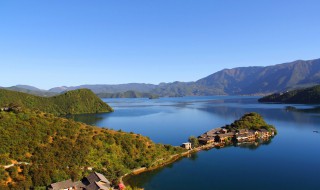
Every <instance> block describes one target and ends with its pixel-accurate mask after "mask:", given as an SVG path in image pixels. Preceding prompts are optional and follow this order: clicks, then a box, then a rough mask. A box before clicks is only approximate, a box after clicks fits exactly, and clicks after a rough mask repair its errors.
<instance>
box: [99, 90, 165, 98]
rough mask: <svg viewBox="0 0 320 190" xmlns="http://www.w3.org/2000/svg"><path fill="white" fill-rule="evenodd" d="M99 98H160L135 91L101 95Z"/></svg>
mask: <svg viewBox="0 0 320 190" xmlns="http://www.w3.org/2000/svg"><path fill="white" fill-rule="evenodd" d="M97 96H99V97H100V98H150V97H152V98H159V96H158V95H155V94H151V93H141V92H137V91H133V90H129V91H126V92H118V93H99V94H97Z"/></svg>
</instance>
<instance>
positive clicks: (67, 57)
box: [0, 0, 320, 89]
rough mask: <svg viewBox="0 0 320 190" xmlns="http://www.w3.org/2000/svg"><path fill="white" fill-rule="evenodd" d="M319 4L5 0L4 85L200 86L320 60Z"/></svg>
mask: <svg viewBox="0 0 320 190" xmlns="http://www.w3.org/2000/svg"><path fill="white" fill-rule="evenodd" d="M319 7H320V1H319V0H281V1H279V0H259V1H257V0H241V1H238V0H152V1H150V0H94V1H92V0H90V1H88V0H68V1H65V0H54V1H53V0H52V1H43V0H28V1H26V0H20V1H18V0H1V1H0V75H1V79H0V86H4V87H8V86H13V85H17V84H26V85H32V86H36V87H38V88H42V89H49V88H52V87H56V86H63V85H66V86H76V85H81V84H121V83H132V82H137V83H151V84H158V83H160V82H173V81H186V82H188V81H196V80H198V79H200V78H203V77H205V76H208V75H210V74H212V73H214V72H217V71H219V70H222V69H225V68H234V67H245V66H268V65H274V64H280V63H285V62H291V61H294V60H298V59H302V60H310V59H316V58H320V20H319V18H320V11H319Z"/></svg>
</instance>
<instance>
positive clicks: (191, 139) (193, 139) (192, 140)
mask: <svg viewBox="0 0 320 190" xmlns="http://www.w3.org/2000/svg"><path fill="white" fill-rule="evenodd" d="M189 142H190V143H191V146H192V148H195V147H198V146H199V140H198V138H196V137H195V136H190V137H189Z"/></svg>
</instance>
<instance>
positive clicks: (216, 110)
mask: <svg viewBox="0 0 320 190" xmlns="http://www.w3.org/2000/svg"><path fill="white" fill-rule="evenodd" d="M104 101H105V102H107V103H109V105H111V106H112V107H113V108H114V109H115V112H113V113H108V114H88V115H77V116H74V119H75V120H77V121H82V122H85V123H88V124H92V125H97V126H100V127H108V128H112V129H115V130H119V129H121V130H123V131H127V132H131V131H132V132H134V133H139V134H142V135H145V136H148V137H150V138H151V139H152V140H153V141H154V142H157V143H164V144H172V145H180V144H181V143H182V142H185V141H187V139H188V137H189V136H191V135H194V136H198V135H200V134H202V133H204V132H206V131H208V130H210V129H212V128H217V127H221V126H223V125H225V124H230V123H232V122H233V121H234V120H236V119H239V118H240V117H241V116H242V115H243V114H244V113H248V112H257V113H259V114H261V115H262V116H263V117H264V119H265V120H266V121H267V123H269V124H272V125H274V126H275V127H276V128H277V130H278V135H277V136H276V137H275V138H273V139H272V141H271V142H269V143H267V144H263V145H261V146H258V147H252V146H250V147H233V146H231V147H226V148H221V149H211V150H208V151H202V152H198V153H196V154H194V155H192V156H191V157H190V158H182V159H180V160H179V161H177V162H175V163H173V164H170V165H168V166H166V167H164V168H161V169H157V170H154V171H151V172H146V173H143V174H140V175H137V176H134V177H132V178H130V183H131V184H134V185H136V186H139V187H143V188H145V189H146V190H170V189H184V190H188V189H190V190H191V189H320V133H316V132H314V131H319V132H320V111H319V110H320V109H319V107H318V106H320V105H293V104H290V105H288V104H260V103H258V102H257V97H245V96H241V97H239V96H238V97H237V96H213V97H182V98H161V99H154V100H149V99H104ZM287 106H294V107H295V108H296V109H286V107H287Z"/></svg>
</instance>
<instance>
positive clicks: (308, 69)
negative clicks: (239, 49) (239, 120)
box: [7, 59, 320, 96]
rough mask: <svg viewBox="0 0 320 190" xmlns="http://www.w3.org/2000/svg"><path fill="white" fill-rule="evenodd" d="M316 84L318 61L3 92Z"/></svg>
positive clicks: (223, 90) (248, 90) (217, 90)
mask: <svg viewBox="0 0 320 190" xmlns="http://www.w3.org/2000/svg"><path fill="white" fill-rule="evenodd" d="M319 83H320V59H314V60H307V61H304V60H297V61H293V62H289V63H282V64H277V65H272V66H266V67H261V66H253V67H238V68H232V69H223V70H221V71H218V72H216V73H213V74H211V75H209V76H207V77H204V78H202V79H199V80H197V81H195V82H178V81H177V82H172V83H160V84H159V85H154V84H145V83H128V84H118V85H105V84H101V85H81V86H72V87H66V86H62V87H55V88H52V89H50V90H47V91H45V90H40V89H37V88H35V87H31V86H26V85H17V86H13V87H9V88H7V89H11V90H15V91H23V92H26V93H30V94H34V95H41V96H52V95H56V94H59V93H62V92H65V91H69V90H75V89H81V88H87V89H90V90H92V91H93V92H94V93H96V94H101V93H123V92H126V91H136V92H140V93H151V94H156V95H159V96H210V95H262V94H264V95H265V94H271V93H275V92H283V91H287V90H292V89H297V88H303V87H309V86H314V85H317V84H319Z"/></svg>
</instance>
